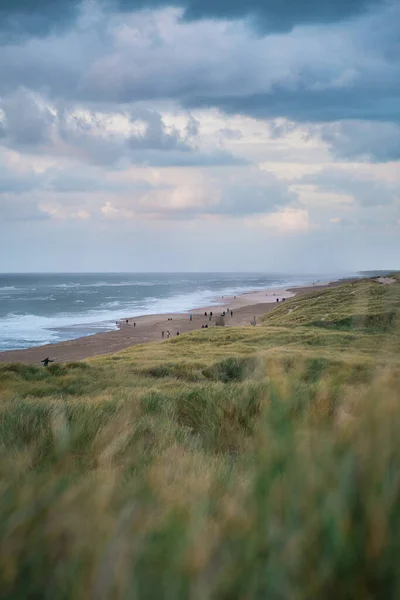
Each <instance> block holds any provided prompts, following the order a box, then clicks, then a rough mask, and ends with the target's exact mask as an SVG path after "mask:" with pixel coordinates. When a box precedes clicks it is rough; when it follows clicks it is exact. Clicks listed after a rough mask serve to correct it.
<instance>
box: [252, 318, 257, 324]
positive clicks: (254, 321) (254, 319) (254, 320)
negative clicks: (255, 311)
mask: <svg viewBox="0 0 400 600" xmlns="http://www.w3.org/2000/svg"><path fill="white" fill-rule="evenodd" d="M256 324H257V321H256V318H255V317H253V320H252V321H250V325H256Z"/></svg>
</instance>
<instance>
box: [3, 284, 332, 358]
mask: <svg viewBox="0 0 400 600" xmlns="http://www.w3.org/2000/svg"><path fill="white" fill-rule="evenodd" d="M340 283H341V282H327V283H325V284H322V285H309V286H302V287H294V288H289V289H284V288H273V289H271V288H270V289H264V290H257V291H250V292H244V293H241V294H238V295H237V296H222V297H220V298H218V300H220V302H219V303H218V304H213V305H211V306H203V307H197V308H193V310H189V311H187V312H181V313H165V314H154V315H143V316H136V317H129V316H127V317H125V318H124V319H120V321H119V328H118V329H114V330H110V331H102V332H99V333H95V334H92V335H88V336H83V337H79V338H75V339H72V340H67V341H63V342H56V343H54V344H44V345H42V346H33V347H30V348H24V349H21V350H5V351H3V352H0V363H12V362H21V363H24V364H30V365H32V364H37V365H40V361H41V360H43V359H44V358H46V356H48V357H50V358H51V359H52V360H54V361H55V362H57V363H64V362H70V361H79V360H84V359H87V358H91V357H94V356H99V355H102V354H112V353H114V352H118V351H119V350H124V349H125V348H128V347H130V346H133V345H137V344H145V343H149V342H155V341H162V331H164V332H165V335H166V332H167V330H170V332H171V338H172V337H175V336H176V334H177V332H178V331H179V333H180V334H183V333H187V332H189V331H193V330H198V329H201V327H202V325H205V324H207V325H208V327H215V319H214V317H215V316H217V314H220V313H221V311H222V310H223V309H225V310H226V309H227V308H230V309H231V310H232V311H233V316H232V317H231V316H230V315H229V316H227V317H226V326H227V327H243V326H250V324H251V321H252V320H253V318H254V317H255V318H256V320H259V319H260V318H261V317H262V316H263V315H264V314H265V313H267V312H269V311H271V310H273V309H274V308H275V307H276V304H277V299H279V301H281V300H282V299H283V298H291V297H293V296H295V295H296V294H302V293H307V292H310V291H315V290H319V289H325V288H327V287H331V286H333V285H339V284H340ZM210 311H213V320H212V322H210V321H209V318H208V316H207V317H205V315H204V313H205V312H207V314H208V313H209V312H210ZM190 314H192V315H193V319H192V321H190V319H189V315H190ZM126 321H128V323H126ZM135 323H136V325H134V324H135Z"/></svg>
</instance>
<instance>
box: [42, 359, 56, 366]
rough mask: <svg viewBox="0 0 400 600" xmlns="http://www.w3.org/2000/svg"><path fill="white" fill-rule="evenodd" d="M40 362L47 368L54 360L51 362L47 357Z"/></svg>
mask: <svg viewBox="0 0 400 600" xmlns="http://www.w3.org/2000/svg"><path fill="white" fill-rule="evenodd" d="M40 362H42V363H43V366H44V367H47V366H48V364H49V363H51V362H54V360H51V359H50V358H49V357H47V358H44V359H43V360H41V361H40Z"/></svg>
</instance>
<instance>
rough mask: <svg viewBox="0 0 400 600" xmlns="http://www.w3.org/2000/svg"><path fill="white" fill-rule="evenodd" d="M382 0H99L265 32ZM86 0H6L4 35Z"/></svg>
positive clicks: (47, 28)
mask: <svg viewBox="0 0 400 600" xmlns="http://www.w3.org/2000/svg"><path fill="white" fill-rule="evenodd" d="M382 2H383V0H351V1H349V0H325V1H323V2H321V1H320V0H303V1H302V2H299V1H298V0H114V1H111V2H110V1H102V0H101V1H100V2H98V4H101V5H103V6H106V7H107V8H108V9H110V10H111V11H113V12H119V11H122V12H125V11H126V12H128V11H129V12H130V11H137V10H141V9H153V8H160V7H167V6H177V7H180V8H182V9H183V11H184V12H183V18H184V19H185V20H187V21H193V20H198V19H228V20H233V19H249V20H250V22H251V23H253V24H254V26H255V27H256V28H257V29H258V30H259V31H261V32H282V31H290V30H291V29H292V28H293V27H295V26H296V25H301V24H311V23H333V22H336V21H340V20H343V19H347V18H349V17H352V16H354V15H358V14H362V13H363V12H365V11H366V10H368V9H369V8H370V7H372V6H376V5H379V4H382ZM82 5H84V2H81V1H79V0H63V1H62V2H57V1H56V0H36V2H35V3H34V4H33V5H32V1H31V0H2V2H1V5H0V41H1V40H2V39H3V41H4V40H7V39H13V38H14V39H15V38H19V37H21V36H29V35H32V36H44V35H46V34H48V33H50V32H52V31H53V30H55V29H62V28H67V27H68V26H70V25H72V24H73V22H74V21H75V19H76V18H77V16H78V14H79V11H80V8H81V6H82Z"/></svg>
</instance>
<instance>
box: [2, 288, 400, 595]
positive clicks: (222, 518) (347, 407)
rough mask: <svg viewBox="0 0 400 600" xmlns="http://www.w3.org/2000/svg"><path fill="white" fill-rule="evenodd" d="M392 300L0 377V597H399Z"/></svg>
mask: <svg viewBox="0 0 400 600" xmlns="http://www.w3.org/2000/svg"><path fill="white" fill-rule="evenodd" d="M399 307H400V284H397V283H396V284H393V285H391V286H389V285H380V284H377V283H375V282H373V281H370V280H365V281H362V282H359V283H356V284H345V285H343V286H340V287H338V288H333V289H329V290H326V291H322V292H315V293H312V294H309V295H308V296H303V297H295V298H293V299H291V300H289V301H286V302H285V303H283V304H282V305H280V306H279V307H277V308H276V309H275V310H274V311H273V312H271V313H269V314H268V315H266V317H265V319H264V322H263V324H262V326H259V327H256V328H252V327H249V328H236V329H234V328H229V329H226V330H225V329H223V328H215V329H208V330H201V331H196V332H192V333H190V334H187V335H184V336H180V337H179V338H174V339H172V340H169V341H167V342H164V343H154V344H147V345H144V346H135V347H133V348H132V349H127V350H124V351H122V352H120V353H118V354H115V355H109V356H105V357H99V358H95V359H91V360H89V361H87V362H85V363H70V364H67V365H57V364H55V365H52V366H50V367H49V368H48V369H44V368H40V367H32V366H31V367H29V366H23V365H4V366H1V367H0V400H1V417H0V444H1V454H0V470H1V478H0V486H1V488H0V493H1V501H0V599H2V598H7V600H14V599H15V600H17V599H18V600H20V599H24V598H30V599H45V600H47V599H48V600H58V599H62V600H72V599H73V600H81V599H82V600H83V599H85V600H86V599H88V598H93V599H96V600H97V599H107V600H108V599H112V600H114V599H115V600H119V599H125V598H126V599H132V598H133V599H134V598H140V599H142V598H149V599H153V598H157V599H158V598H160V599H164V598H168V599H169V598H171V599H180V598H182V599H186V598H196V599H197V598H198V599H207V598H215V599H226V600H233V599H239V598H251V599H253V598H260V599H261V598H262V599H264V598H268V599H270V598H271V599H281V598H282V599H286V598H290V599H295V600H303V599H304V600H308V599H313V598H315V599H320V598H328V599H330V598H332V599H336V598H346V599H347V598H348V599H357V600H358V599H360V600H365V599H368V598H371V599H372V598H385V600H386V599H391V598H398V597H400V572H399V569H398V564H399V561H400V546H399V543H398V540H399V539H400V508H399V501H400V478H399V473H400V436H399V431H400V410H399V401H400V335H399V327H400V319H398V318H397V316H398V313H399Z"/></svg>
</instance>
